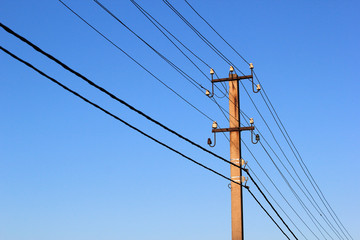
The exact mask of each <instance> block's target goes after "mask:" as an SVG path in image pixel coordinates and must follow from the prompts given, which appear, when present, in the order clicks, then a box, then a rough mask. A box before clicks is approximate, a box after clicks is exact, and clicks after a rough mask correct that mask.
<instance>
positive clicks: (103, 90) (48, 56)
mask: <svg viewBox="0 0 360 240" xmlns="http://www.w3.org/2000/svg"><path fill="white" fill-rule="evenodd" d="M0 26H1V27H3V28H4V29H5V30H6V31H7V32H9V33H10V34H12V35H13V36H15V37H17V38H18V39H20V40H21V41H23V42H24V43H26V44H28V45H29V46H31V47H32V48H33V49H34V50H36V51H37V52H39V53H41V54H43V55H44V56H46V57H47V58H49V59H50V60H52V61H54V62H55V63H57V64H59V65H60V66H61V67H63V68H64V69H65V70H67V71H69V72H71V73H73V74H74V75H76V76H77V77H79V78H81V79H82V80H84V81H85V82H87V83H88V84H90V85H91V86H93V87H95V88H96V89H98V90H100V91H101V92H103V93H105V94H106V95H108V96H109V97H111V98H112V99H114V100H116V101H117V102H119V103H121V104H122V105H124V106H126V107H128V108H129V109H130V110H132V111H134V112H136V113H137V114H139V115H141V116H143V117H145V118H146V119H147V120H149V121H151V122H153V123H155V124H156V125H158V126H160V127H162V128H163V129H165V130H166V131H168V132H170V133H172V134H174V135H176V136H177V137H179V138H181V139H183V140H185V141H186V142H188V143H190V144H192V145H194V146H196V147H197V148H199V149H201V150H203V151H205V152H207V153H209V154H211V155H213V156H214V157H216V158H219V159H221V160H222V161H224V162H226V163H229V164H232V165H234V166H238V165H236V164H234V163H231V162H230V161H228V160H227V159H225V158H223V157H221V156H219V155H217V154H215V153H213V152H211V151H209V150H208V149H206V148H204V147H202V146H201V145H199V144H197V143H195V142H193V141H192V140H190V139H188V138H186V137H184V136H183V135H181V134H179V133H178V132H176V131H174V130H172V129H170V128H168V127H167V126H165V125H164V124H162V123H160V122H159V121H157V120H155V119H154V118H152V117H150V116H149V115H147V114H145V113H144V112H142V111H140V110H138V109H136V108H135V107H133V106H131V105H130V104H129V103H127V102H126V101H124V100H122V99H120V98H119V97H117V96H115V95H114V94H112V93H110V92H109V91H108V90H106V89H104V88H103V87H101V86H99V85H97V84H96V83H94V82H93V81H91V80H90V79H88V78H87V77H85V76H84V75H82V74H81V73H79V72H77V71H75V70H73V69H72V68H70V67H69V66H67V65H66V64H65V63H63V62H61V61H60V60H58V59H57V58H55V57H54V56H52V55H51V54H49V53H47V52H45V51H44V50H42V49H41V48H40V47H39V46H36V45H35V44H33V43H31V42H30V41H29V40H27V39H26V38H24V37H22V36H20V35H19V34H17V33H15V32H14V31H13V30H11V29H10V28H8V27H6V26H5V25H3V24H2V23H0Z"/></svg>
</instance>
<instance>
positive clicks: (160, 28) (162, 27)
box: [130, 0, 227, 98]
mask: <svg viewBox="0 0 360 240" xmlns="http://www.w3.org/2000/svg"><path fill="white" fill-rule="evenodd" d="M130 1H131V3H132V4H133V5H134V6H135V7H136V8H137V9H138V10H139V11H140V12H141V13H142V14H143V15H144V16H145V17H146V18H147V19H148V20H149V21H150V22H151V23H152V24H153V25H154V26H155V27H156V28H157V29H158V30H159V31H160V32H161V33H162V34H163V35H164V36H165V37H166V38H167V39H168V40H169V41H170V42H171V43H172V45H174V46H175V47H176V48H177V49H178V50H179V51H180V52H181V53H182V54H183V55H184V56H185V57H186V58H187V59H188V60H189V61H190V62H191V63H192V64H193V65H194V66H195V67H196V68H197V69H198V70H199V71H200V72H201V73H202V74H203V75H204V76H205V77H206V78H207V79H208V80H209V81H211V80H210V78H209V76H208V75H206V74H205V73H204V72H203V71H202V70H201V69H200V67H199V66H198V65H197V64H196V63H194V61H192V60H191V59H190V57H189V56H188V55H187V54H186V53H184V51H182V50H181V48H180V47H179V46H178V45H177V44H176V43H175V42H174V41H173V40H171V38H170V37H169V36H168V35H167V34H169V35H170V36H171V37H173V38H174V39H175V40H176V41H177V42H178V43H180V44H181V45H182V46H183V47H184V48H185V49H186V50H187V51H189V52H190V53H191V54H192V55H193V56H195V57H196V58H197V59H198V60H200V61H201V62H202V63H203V64H205V65H206V66H207V67H208V68H209V69H212V67H210V65H209V64H208V63H206V62H205V61H204V60H203V59H201V58H200V57H199V56H198V55H196V54H195V53H194V52H193V51H191V50H190V49H189V48H188V47H186V45H185V44H183V43H182V42H181V41H180V40H179V39H178V38H177V37H175V36H174V35H173V34H172V33H171V32H170V31H169V30H168V29H166V28H165V27H164V26H163V25H162V24H161V23H159V21H157V20H156V19H155V18H154V17H153V16H152V15H151V14H150V13H148V12H147V11H146V10H145V9H144V8H142V7H141V6H140V5H139V4H138V3H137V2H136V1H134V0H130ZM162 29H163V30H164V31H166V33H165V32H164V31H163V30H162ZM214 72H215V71H214ZM215 75H216V76H217V78H219V76H218V75H217V73H216V72H215ZM222 86H223V87H224V90H225V93H223V92H222V91H221V89H219V88H218V87H217V86H216V87H217V88H218V89H219V91H221V93H223V94H224V96H223V97H225V96H226V92H227V88H226V85H225V84H223V83H222ZM216 97H218V98H223V97H219V96H217V95H216Z"/></svg>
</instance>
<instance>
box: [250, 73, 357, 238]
mask: <svg viewBox="0 0 360 240" xmlns="http://www.w3.org/2000/svg"><path fill="white" fill-rule="evenodd" d="M254 76H255V78H256V79H257V81H258V82H259V83H260V84H261V82H260V80H259V78H258V77H257V75H256V73H255V72H254ZM263 92H264V95H265V97H266V99H267V100H266V99H265V98H264V95H263V94H262V93H261V97H262V99H263V101H264V102H265V104H266V106H267V108H268V110H269V111H270V113H271V115H272V117H273V119H274V120H275V123H276V124H277V126H278V128H279V130H280V132H281V134H282V135H283V136H284V138H285V140H286V142H287V144H288V145H289V147H290V149H291V151H292V152H293V154H294V156H295V158H296V160H297V162H298V163H299V165H300V167H301V169H302V170H303V172H304V174H305V175H306V177H307V179H308V180H309V182H310V184H311V185H312V187H313V188H314V190H315V192H316V194H317V195H318V197H319V199H320V200H321V202H322V203H323V205H324V206H325V208H326V209H327V211H328V212H329V214H330V216H331V217H332V219H333V220H334V222H335V223H336V225H337V226H338V228H339V229H340V230H341V232H342V233H343V235H344V236H345V237H346V238H347V239H348V237H347V235H346V234H345V233H344V231H343V230H342V228H341V227H340V225H339V224H338V222H339V223H340V224H341V225H342V227H343V229H345V231H346V232H347V234H348V235H349V236H350V238H352V236H351V235H350V234H349V232H348V231H347V229H346V228H345V227H344V225H343V224H342V223H341V221H340V219H339V218H338V217H337V216H336V213H335V211H334V210H333V209H332V208H331V205H330V204H329V203H328V201H327V200H326V198H325V196H324V194H323V193H322V191H321V189H320V188H319V186H318V185H317V183H316V181H315V179H314V178H313V176H312V174H311V172H310V171H309V169H308V168H307V166H306V164H305V162H304V161H303V159H302V157H301V155H300V153H299V151H298V150H297V148H296V146H295V144H294V143H293V141H292V139H291V137H290V135H289V134H288V132H287V130H286V128H285V126H284V125H283V123H282V121H281V119H280V117H279V116H278V114H277V112H276V110H275V108H274V106H273V105H272V103H271V101H270V99H269V97H268V96H267V94H266V91H265V90H264V91H263ZM269 105H270V106H271V108H272V110H273V111H274V113H273V112H272V110H271V109H270V107H269ZM274 114H275V116H276V118H277V119H276V118H275V116H274ZM279 123H280V125H281V127H280V125H279ZM283 130H284V132H285V134H286V136H285V134H284V132H283ZM289 141H290V142H289ZM290 143H291V144H290ZM293 148H294V149H295V151H296V153H297V155H298V156H299V158H298V156H297V155H296V153H295V152H294V149H293ZM314 184H315V186H316V187H315V186H314ZM319 192H320V193H319ZM320 195H321V196H320ZM324 201H325V202H326V203H325V202H324ZM328 207H329V208H331V210H332V213H333V214H334V215H335V216H336V218H337V220H338V221H336V220H335V218H334V216H333V214H332V213H331V211H330V210H329V208H328ZM325 216H326V215H325ZM338 234H339V233H338ZM352 239H353V238H352Z"/></svg>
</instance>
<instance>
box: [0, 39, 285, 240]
mask: <svg viewBox="0 0 360 240" xmlns="http://www.w3.org/2000/svg"><path fill="white" fill-rule="evenodd" d="M0 50H2V51H3V52H5V53H6V54H8V55H9V56H11V57H13V58H14V59H16V60H18V61H19V62H21V63H23V64H25V65H26V66H28V67H29V68H31V69H33V70H34V71H36V72H37V73H39V74H40V75H42V76H43V77H46V78H47V79H49V80H50V81H52V82H53V83H55V84H57V85H58V86H60V87H62V88H63V89H65V90H66V91H68V92H70V93H72V94H73V95H75V96H77V97H79V98H80V99H81V100H83V101H85V102H86V103H88V104H90V105H92V106H93V107H95V108H97V109H99V110H101V111H102V112H104V113H105V114H107V115H109V116H111V117H113V118H115V119H116V120H118V121H120V122H122V123H123V124H125V125H126V126H128V127H130V128H131V129H133V130H135V131H137V132H138V133H140V134H142V135H143V136H145V137H147V138H149V139H151V140H152V141H154V142H156V143H158V144H160V145H161V146H163V147H165V148H167V149H169V150H171V151H173V152H175V153H177V154H178V155H180V156H182V157H183V158H185V159H187V160H189V161H191V162H193V163H195V164H197V165H198V166H200V167H202V168H205V169H206V170H208V171H210V172H212V173H215V174H216V175H218V176H220V177H222V178H224V179H226V180H228V181H231V182H233V183H235V184H237V185H239V186H240V187H243V185H242V184H240V183H238V182H236V181H234V180H232V179H231V178H228V177H226V176H225V175H223V174H221V173H219V172H217V171H215V170H213V169H211V168H209V167H207V166H205V165H204V164H202V163H200V162H198V161H196V160H194V159H192V158H190V157H188V156H187V155H185V154H183V153H181V152H180V151H178V150H176V149H174V148H172V147H170V146H169V145H167V144H165V143H163V142H161V141H159V140H157V139H155V138H154V137H152V136H150V135H149V134H147V133H145V132H143V131H142V130H140V129H138V128H136V127H134V126H133V125H131V124H129V123H128V122H126V121H125V120H123V119H121V118H120V117H118V116H116V115H114V114H112V113H111V112H109V111H108V110H106V109H104V108H102V107H100V106H99V105H97V104H95V103H94V102H92V101H90V100H88V99H87V98H85V97H83V96H82V95H80V94H79V93H77V92H75V91H74V90H72V89H70V88H68V87H67V86H65V85H64V84H62V83H60V82H59V81H57V80H56V79H54V78H52V77H50V76H48V75H47V74H45V73H44V72H42V71H41V70H39V69H37V68H36V67H34V66H33V65H31V64H30V63H28V62H26V61H25V60H23V59H21V58H19V57H17V56H16V55H14V54H13V53H11V52H10V51H8V50H6V49H5V48H3V47H1V46H0ZM246 189H247V190H248V192H249V193H250V195H251V196H252V197H253V198H254V199H255V201H256V202H257V203H258V205H259V206H260V207H261V208H262V209H263V211H264V212H265V213H266V214H267V215H268V217H269V218H270V219H271V220H272V221H273V222H274V224H275V225H276V226H277V227H278V228H279V230H280V231H281V232H282V233H283V234H284V235H285V236H286V237H287V238H288V239H290V238H289V237H288V236H287V234H286V233H285V232H284V231H283V230H282V228H281V227H280V226H279V225H278V223H277V222H276V221H275V219H274V218H273V217H272V216H271V215H270V213H269V212H268V211H267V210H266V209H265V208H264V207H263V205H262V204H261V203H260V202H259V200H258V199H257V198H256V196H255V195H254V194H253V193H252V192H251V191H250V189H249V188H248V187H247V188H246Z"/></svg>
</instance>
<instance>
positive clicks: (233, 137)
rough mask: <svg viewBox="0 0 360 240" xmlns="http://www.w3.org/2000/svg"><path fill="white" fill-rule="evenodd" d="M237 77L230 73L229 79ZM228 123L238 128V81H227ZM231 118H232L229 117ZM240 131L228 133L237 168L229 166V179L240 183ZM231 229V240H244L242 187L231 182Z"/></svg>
mask: <svg viewBox="0 0 360 240" xmlns="http://www.w3.org/2000/svg"><path fill="white" fill-rule="evenodd" d="M233 77H237V75H236V74H233V73H232V72H230V74H229V78H230V79H232V78H233ZM229 115H230V117H229V122H230V126H229V127H230V128H240V99H239V81H229ZM231 116H233V117H231ZM241 159H242V158H241V131H231V132H230V161H231V162H232V163H234V164H236V165H237V166H239V167H236V166H234V165H230V177H231V179H232V180H234V181H236V182H239V183H241V179H242V170H241V168H240V167H241ZM231 225H232V226H231V229H232V239H233V240H243V239H244V230H243V229H244V221H243V196H242V187H241V186H240V185H238V184H235V183H234V182H231Z"/></svg>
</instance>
